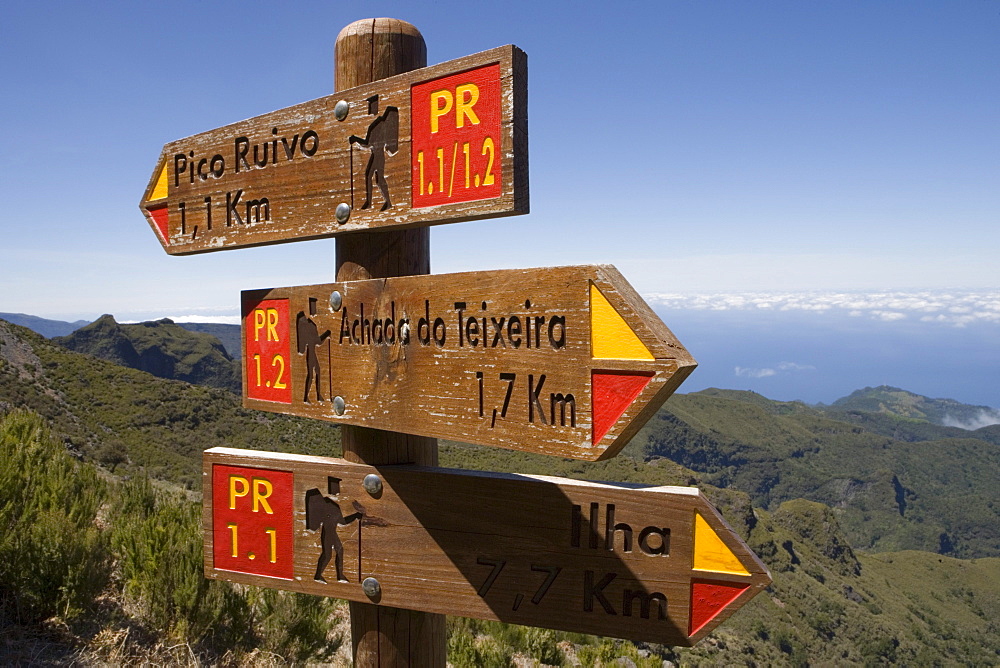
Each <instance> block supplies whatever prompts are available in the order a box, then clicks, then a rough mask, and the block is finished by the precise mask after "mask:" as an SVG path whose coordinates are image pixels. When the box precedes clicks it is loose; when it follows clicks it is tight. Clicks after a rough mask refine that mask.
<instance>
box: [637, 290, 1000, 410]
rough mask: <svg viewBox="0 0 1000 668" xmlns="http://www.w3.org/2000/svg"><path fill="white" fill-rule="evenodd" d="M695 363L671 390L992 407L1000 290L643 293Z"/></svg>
mask: <svg viewBox="0 0 1000 668" xmlns="http://www.w3.org/2000/svg"><path fill="white" fill-rule="evenodd" d="M643 296H644V297H645V299H646V300H647V301H648V302H649V304H650V305H651V306H652V307H653V309H654V310H655V311H656V312H657V314H659V315H660V317H661V318H663V321H664V322H665V323H666V324H667V326H668V327H670V329H671V330H673V332H674V334H675V335H677V337H678V338H679V339H680V341H681V343H683V344H684V345H685V346H686V347H687V348H688V350H689V351H690V352H691V353H692V354H693V355H694V357H695V359H697V360H698V362H699V368H697V369H696V370H695V371H694V373H693V374H692V375H691V377H690V378H689V379H688V380H687V381H685V383H684V385H682V386H681V389H680V391H682V392H692V391H696V390H699V389H704V388H706V387H720V388H726V389H743V390H753V391H756V392H759V393H761V394H763V395H764V396H767V397H769V398H772V399H779V400H785V401H791V400H796V399H798V400H802V401H806V402H810V403H820V402H822V403H831V402H833V401H835V400H836V399H838V398H840V397H842V396H846V395H847V394H850V393H851V392H853V391H854V390H857V389H861V388H864V387H868V386H878V385H892V386H895V387H900V388H902V389H905V390H909V391H911V392H916V393H918V394H923V395H926V396H929V397H935V398H949V399H955V400H957V401H961V402H963V403H968V404H973V405H979V406H992V407H997V406H1000V382H998V381H997V378H1000V291H997V290H950V291H930V290H921V291H883V292H833V291H829V292H819V291H817V292H768V293H763V292H755V293H749V292H744V293H735V292H718V293H712V294H682V293H655V294H645V295H643Z"/></svg>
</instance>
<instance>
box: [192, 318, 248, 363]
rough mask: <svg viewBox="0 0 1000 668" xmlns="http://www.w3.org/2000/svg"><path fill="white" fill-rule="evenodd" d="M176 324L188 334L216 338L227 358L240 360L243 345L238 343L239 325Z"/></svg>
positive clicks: (208, 323) (212, 323)
mask: <svg viewBox="0 0 1000 668" xmlns="http://www.w3.org/2000/svg"><path fill="white" fill-rule="evenodd" d="M177 324H178V326H180V327H183V328H184V329H186V330H188V331H189V332H201V333H202V334H211V335H212V336H214V337H215V338H217V339H218V340H219V342H220V343H222V346H223V347H224V348H225V349H226V352H227V353H229V356H230V357H232V358H233V359H234V360H238V359H240V357H241V356H242V355H243V344H242V342H241V341H240V326H239V325H226V324H222V323H214V322H207V323H203V322H179V323H177Z"/></svg>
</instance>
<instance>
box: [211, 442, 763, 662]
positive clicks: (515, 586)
mask: <svg viewBox="0 0 1000 668" xmlns="http://www.w3.org/2000/svg"><path fill="white" fill-rule="evenodd" d="M203 489H204V493H205V504H204V525H205V574H206V575H207V576H208V577H210V578H218V579H223V580H230V581H233V582H241V583H245V584H255V585H262V586H265V587H273V588H278V589H287V590H291V591H299V592H306V593H310V594H318V595H322V596H333V597H336V598H343V599H348V600H353V601H362V602H366V603H368V602H373V603H378V604H381V605H386V606H390V607H396V608H406V609H409V610H420V611H425V612H436V613H444V614H449V615H459V616H463V617H477V618H480V619H495V620H500V621H503V622H508V623H513V624H523V625H528V626H542V627H548V628H556V629H563V630H567V631H574V632H579V633H594V634H598V635H604V636H612V637H618V638H629V639H632V640H645V641H652V642H659V643H665V644H668V645H682V646H688V645H692V644H694V643H696V642H698V641H699V640H701V639H702V638H703V637H704V636H705V635H707V634H708V633H709V632H711V630H712V629H714V628H715V627H716V626H718V625H719V624H720V623H721V622H722V621H723V620H725V619H726V618H728V617H729V616H730V615H731V614H732V613H733V612H734V611H735V610H736V609H738V608H740V607H741V606H742V605H743V604H745V603H746V602H747V601H749V600H750V599H751V598H753V596H755V595H756V594H757V593H759V592H760V591H761V590H763V589H764V588H765V587H767V585H768V584H770V582H771V577H770V574H769V573H768V571H767V568H766V567H765V566H764V565H763V564H762V563H761V561H760V560H759V559H758V558H757V557H756V555H754V554H753V552H751V550H750V549H749V548H748V547H747V546H746V544H745V543H744V542H743V541H742V540H741V539H740V537H739V536H738V535H737V534H736V533H735V532H733V530H732V529H731V528H730V527H729V526H728V525H727V524H726V522H725V521H724V520H723V519H722V517H721V516H720V515H719V513H718V511H717V510H715V508H713V507H712V505H711V504H710V503H709V502H708V501H707V500H706V499H705V497H704V496H702V494H701V493H700V492H699V491H698V489H697V488H693V487H652V488H636V487H635V486H619V485H614V484H598V483H589V482H581V481H578V480H569V479H566V478H551V477H544V476H524V475H504V474H498V473H478V472H475V473H474V472H470V471H455V470H447V469H432V468H419V467H409V466H407V467H391V466H390V467H380V468H375V467H372V466H365V465H362V464H354V463H350V462H347V461H345V460H342V459H330V458H323V457H311V456H306V455H286V454H277V453H266V452H253V451H249V450H234V449H229V448H213V449H211V450H208V451H206V452H205V455H204V481H203Z"/></svg>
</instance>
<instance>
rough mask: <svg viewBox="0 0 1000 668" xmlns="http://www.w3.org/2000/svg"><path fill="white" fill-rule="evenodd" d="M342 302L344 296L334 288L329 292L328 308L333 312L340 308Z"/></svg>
mask: <svg viewBox="0 0 1000 668" xmlns="http://www.w3.org/2000/svg"><path fill="white" fill-rule="evenodd" d="M343 304H344V298H343V297H342V296H341V295H340V293H339V292H338V291H336V290H334V291H333V292H331V293H330V309H331V310H333V311H334V312H335V313H336V312H337V311H339V310H340V307H341V306H343Z"/></svg>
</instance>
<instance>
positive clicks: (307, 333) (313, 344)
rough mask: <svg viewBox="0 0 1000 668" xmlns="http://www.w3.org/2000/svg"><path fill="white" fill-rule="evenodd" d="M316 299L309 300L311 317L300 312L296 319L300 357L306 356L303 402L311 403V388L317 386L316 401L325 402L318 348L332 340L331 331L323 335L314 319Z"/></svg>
mask: <svg viewBox="0 0 1000 668" xmlns="http://www.w3.org/2000/svg"><path fill="white" fill-rule="evenodd" d="M316 301H317V300H316V298H315V297H310V298H309V316H308V317H307V316H306V314H305V312H304V311H299V313H298V315H297V316H296V317H295V333H296V339H297V341H298V351H299V355H305V356H306V388H305V391H304V392H303V395H302V400H303V401H305V402H306V403H309V388H310V386H311V385H312V384H313V383H315V384H316V401H320V402H322V401H323V392H322V390H321V388H320V384H319V373H320V370H319V356H318V354H317V353H316V348H318V347H319V346H320V345H322V344H323V342H324V341H326V340H327V339H328V338H330V330H326V331H325V332H323V333H322V334H320V333H319V328H318V327H317V326H316V323H315V322H313V320H312V318H314V317H316Z"/></svg>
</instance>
